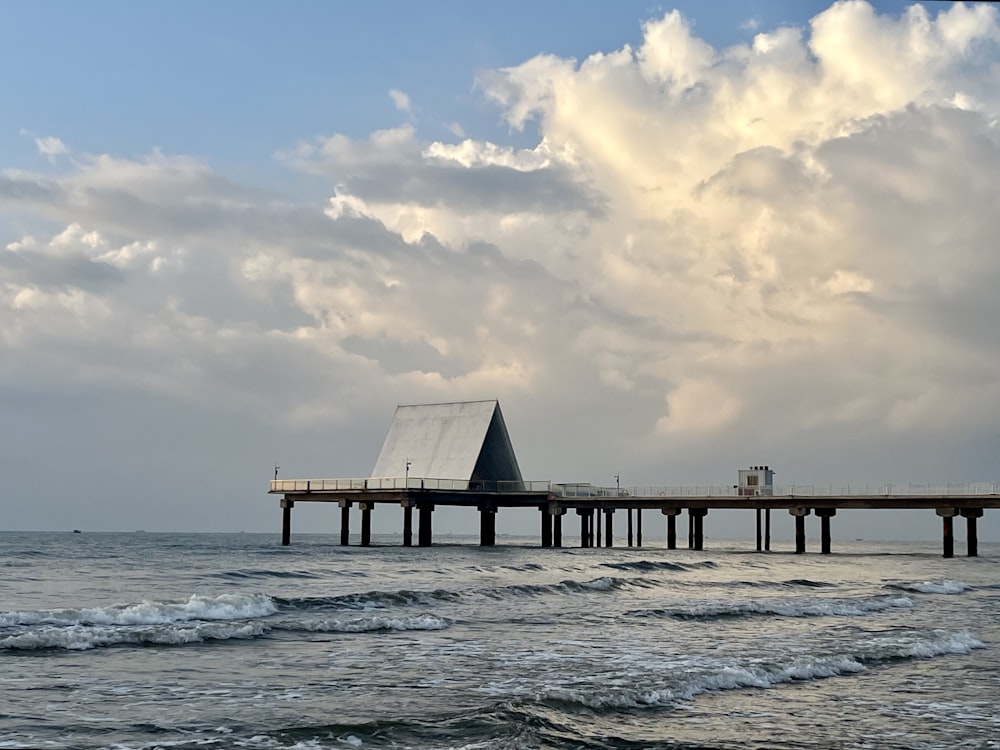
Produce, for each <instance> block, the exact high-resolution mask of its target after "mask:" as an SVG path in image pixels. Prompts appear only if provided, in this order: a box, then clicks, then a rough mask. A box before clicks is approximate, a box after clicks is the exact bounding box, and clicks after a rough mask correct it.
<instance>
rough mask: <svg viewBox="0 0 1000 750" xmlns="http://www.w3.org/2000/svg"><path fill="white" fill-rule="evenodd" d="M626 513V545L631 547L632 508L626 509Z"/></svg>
mask: <svg viewBox="0 0 1000 750" xmlns="http://www.w3.org/2000/svg"><path fill="white" fill-rule="evenodd" d="M627 513H628V527H627V534H626V540H627V545H626V546H628V547H631V546H632V509H631V508H629V509H628V511H627Z"/></svg>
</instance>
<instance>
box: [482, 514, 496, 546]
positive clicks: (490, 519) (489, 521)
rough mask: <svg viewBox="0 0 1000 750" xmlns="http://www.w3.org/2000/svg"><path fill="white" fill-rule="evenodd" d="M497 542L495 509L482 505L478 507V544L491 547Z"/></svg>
mask: <svg viewBox="0 0 1000 750" xmlns="http://www.w3.org/2000/svg"><path fill="white" fill-rule="evenodd" d="M496 543H497V509H496V508H491V507H489V506H483V507H481V508H480V509H479V546H480V547H492V546H493V545H495V544H496Z"/></svg>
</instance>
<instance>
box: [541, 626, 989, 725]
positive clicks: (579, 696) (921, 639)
mask: <svg viewBox="0 0 1000 750" xmlns="http://www.w3.org/2000/svg"><path fill="white" fill-rule="evenodd" d="M977 648H985V645H984V644H983V643H982V642H981V641H980V640H979V639H977V638H976V637H974V636H973V635H971V634H970V633H968V632H965V631H959V632H949V631H944V630H935V631H930V632H921V631H913V632H907V633H892V634H879V635H877V636H874V637H872V638H869V639H864V640H861V641H858V642H857V643H856V648H855V649H854V650H853V653H846V654H845V653H841V654H829V655H816V656H805V655H803V656H797V657H794V658H790V659H789V660H788V661H784V662H777V663H763V662H755V661H748V662H745V663H729V664H719V663H716V664H702V665H696V664H692V665H691V666H688V667H686V668H684V669H678V670H676V671H674V672H672V673H670V672H668V673H667V674H665V680H664V682H663V683H662V684H660V685H653V686H650V685H644V686H642V687H629V686H621V685H619V686H615V687H612V688H608V687H607V686H605V685H602V686H601V687H600V688H599V689H596V690H595V689H593V688H592V687H591V686H589V685H588V686H586V687H583V688H580V687H554V688H548V689H544V690H543V691H542V693H541V695H540V697H542V698H543V699H549V700H561V701H570V702H574V703H580V704H582V705H585V706H588V707H589V708H595V709H606V708H642V707H646V706H664V705H673V704H676V703H678V702H679V701H689V700H692V699H693V698H695V697H696V696H698V695H701V694H703V693H710V692H717V691H720V690H737V689H740V688H768V687H772V686H774V685H779V684H783V683H789V682H798V681H806V680H816V679H824V678H827V677H838V676H842V675H850V674H855V673H858V672H864V671H865V670H866V669H867V668H868V665H874V664H881V663H885V662H889V661H893V660H896V659H923V658H932V657H936V656H943V655H946V654H967V653H969V652H970V651H971V650H973V649H977Z"/></svg>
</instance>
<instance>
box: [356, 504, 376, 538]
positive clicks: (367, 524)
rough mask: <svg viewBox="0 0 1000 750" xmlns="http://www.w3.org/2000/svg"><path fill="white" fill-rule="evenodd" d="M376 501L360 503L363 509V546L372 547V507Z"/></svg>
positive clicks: (359, 505) (359, 506)
mask: <svg viewBox="0 0 1000 750" xmlns="http://www.w3.org/2000/svg"><path fill="white" fill-rule="evenodd" d="M374 507H375V503H358V508H360V509H361V546H362V547H370V546H371V544H372V508H374Z"/></svg>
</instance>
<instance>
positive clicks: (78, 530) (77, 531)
mask: <svg viewBox="0 0 1000 750" xmlns="http://www.w3.org/2000/svg"><path fill="white" fill-rule="evenodd" d="M73 533H74V534H82V533H83V532H82V531H80V529H73Z"/></svg>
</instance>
